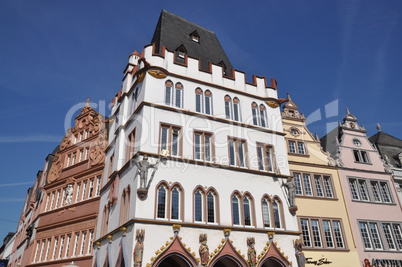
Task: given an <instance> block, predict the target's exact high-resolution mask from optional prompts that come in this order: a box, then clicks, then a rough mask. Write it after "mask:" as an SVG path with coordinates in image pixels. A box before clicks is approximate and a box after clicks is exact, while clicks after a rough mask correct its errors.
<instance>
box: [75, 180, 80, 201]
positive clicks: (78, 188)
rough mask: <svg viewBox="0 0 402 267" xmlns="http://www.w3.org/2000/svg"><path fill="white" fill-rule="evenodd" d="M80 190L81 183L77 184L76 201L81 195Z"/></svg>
mask: <svg viewBox="0 0 402 267" xmlns="http://www.w3.org/2000/svg"><path fill="white" fill-rule="evenodd" d="M80 191H81V183H78V184H77V191H76V192H75V194H76V195H75V202H78V200H79V196H80Z"/></svg>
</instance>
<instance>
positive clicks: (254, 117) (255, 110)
mask: <svg viewBox="0 0 402 267" xmlns="http://www.w3.org/2000/svg"><path fill="white" fill-rule="evenodd" d="M251 111H252V113H253V124H254V125H257V126H258V117H257V108H252V109H251Z"/></svg>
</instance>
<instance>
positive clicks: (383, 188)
mask: <svg viewBox="0 0 402 267" xmlns="http://www.w3.org/2000/svg"><path fill="white" fill-rule="evenodd" d="M380 189H381V196H382V199H383V200H384V202H386V203H391V197H390V195H389V190H388V185H387V183H380Z"/></svg>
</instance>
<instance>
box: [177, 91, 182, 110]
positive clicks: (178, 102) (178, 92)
mask: <svg viewBox="0 0 402 267" xmlns="http://www.w3.org/2000/svg"><path fill="white" fill-rule="evenodd" d="M181 93H182V90H181V89H178V88H176V107H178V108H180V107H181Z"/></svg>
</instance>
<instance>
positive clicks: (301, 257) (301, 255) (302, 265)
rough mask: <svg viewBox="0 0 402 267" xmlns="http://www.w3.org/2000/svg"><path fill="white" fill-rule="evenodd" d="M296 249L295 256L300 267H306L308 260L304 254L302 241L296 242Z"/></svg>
mask: <svg viewBox="0 0 402 267" xmlns="http://www.w3.org/2000/svg"><path fill="white" fill-rule="evenodd" d="M294 247H295V256H296V260H297V266H298V267H305V266H306V258H305V257H304V253H303V242H302V241H301V240H300V239H297V240H296V241H295V242H294Z"/></svg>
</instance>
